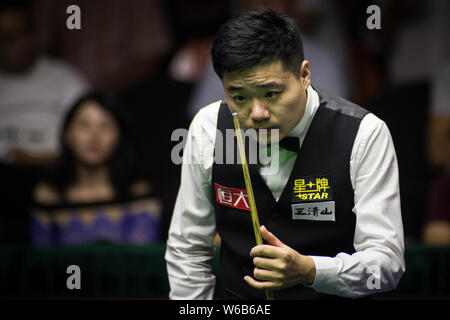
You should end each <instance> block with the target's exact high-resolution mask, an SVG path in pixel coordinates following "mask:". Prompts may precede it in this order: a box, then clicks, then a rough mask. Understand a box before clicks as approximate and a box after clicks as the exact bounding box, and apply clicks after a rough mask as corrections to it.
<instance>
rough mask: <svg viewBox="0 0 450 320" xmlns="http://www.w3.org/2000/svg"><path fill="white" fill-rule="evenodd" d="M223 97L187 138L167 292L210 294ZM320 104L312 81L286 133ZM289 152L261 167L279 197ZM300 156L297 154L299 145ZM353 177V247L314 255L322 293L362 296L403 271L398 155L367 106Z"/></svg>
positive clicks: (302, 128)
mask: <svg viewBox="0 0 450 320" xmlns="http://www.w3.org/2000/svg"><path fill="white" fill-rule="evenodd" d="M220 103H221V101H217V102H214V103H212V104H210V105H208V106H206V107H204V108H203V109H201V110H200V111H199V112H198V114H197V115H196V116H195V117H194V119H193V121H192V123H191V125H190V128H189V134H188V137H187V139H186V145H185V147H184V153H183V165H182V168H181V185H180V188H179V191H178V196H177V200H176V203H175V208H174V212H173V216H172V221H171V225H170V229H169V238H168V240H167V250H166V255H165V258H166V261H167V272H168V276H169V283H170V288H171V290H170V296H169V297H170V298H171V299H189V300H191V299H212V298H213V293H214V287H215V276H214V275H213V274H212V272H211V265H210V262H211V259H213V257H214V255H215V248H214V245H213V239H214V236H215V235H216V222H215V214H214V201H215V196H214V194H213V191H212V186H211V174H212V166H213V160H214V159H213V154H214V153H213V152H214V145H215V138H216V129H217V116H218V112H219V107H220ZM318 107H319V97H318V94H317V92H316V91H315V90H314V89H313V88H312V87H311V86H309V87H308V98H307V103H306V109H305V114H304V116H303V118H302V119H301V120H300V122H299V123H298V124H297V126H296V127H295V128H294V129H293V130H292V131H291V132H290V133H289V134H288V135H289V136H297V137H299V139H300V144H302V143H303V140H304V138H305V135H306V132H307V131H308V128H309V125H310V123H311V121H312V119H313V117H314V115H315V112H316V111H317V108H318ZM282 151H283V150H282V149H280V152H282ZM287 152H289V151H287ZM289 153H290V155H289V156H288V159H287V160H286V162H285V163H284V164H283V165H282V166H280V170H278V172H277V173H276V174H272V175H265V176H264V175H263V179H264V180H265V182H266V183H267V185H268V187H269V189H270V190H271V191H272V193H273V195H274V197H275V198H276V199H278V198H279V197H280V195H281V193H282V191H283V189H284V187H285V185H286V183H287V181H288V179H289V176H290V174H291V171H292V168H293V166H294V164H295V161H296V158H297V154H296V153H293V152H289ZM298 156H300V157H301V151H300V153H299V155H298ZM261 174H263V170H261ZM350 178H351V183H352V187H353V190H354V203H355V206H354V208H353V213H354V214H355V215H356V228H355V235H354V241H353V244H354V247H355V250H356V252H355V253H353V254H351V255H350V254H347V253H343V252H342V253H339V254H337V255H336V256H335V257H325V256H311V258H312V259H313V261H314V264H315V267H316V278H315V280H314V282H313V284H312V285H311V286H310V287H311V288H313V289H314V290H316V291H317V292H321V293H327V294H334V295H339V296H344V297H362V296H365V295H368V294H371V293H375V292H381V291H387V290H391V289H393V288H395V287H396V285H397V283H398V281H399V280H400V278H401V276H402V275H403V273H404V271H405V261H404V256H403V254H404V241H403V225H402V219H401V210H400V193H399V178H398V167H397V159H396V155H395V150H394V146H393V143H392V138H391V135H390V133H389V130H388V128H387V126H386V124H385V123H384V122H383V121H382V120H380V119H379V118H377V117H376V116H375V115H373V114H372V113H369V114H367V115H366V116H365V117H364V118H363V119H362V121H361V124H360V127H359V130H358V133H357V135H356V138H355V142H354V145H353V149H352V153H351V158H350ZM269 231H270V230H269ZM275 236H276V235H275ZM300 253H301V254H306V255H307V254H308V253H307V252H300ZM242 281H244V280H243V279H242Z"/></svg>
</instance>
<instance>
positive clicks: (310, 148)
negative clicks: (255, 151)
mask: <svg viewBox="0 0 450 320" xmlns="http://www.w3.org/2000/svg"><path fill="white" fill-rule="evenodd" d="M211 54H212V60H213V66H214V70H215V72H216V73H217V75H218V76H219V78H220V79H221V80H222V83H223V87H224V91H225V96H226V101H217V102H215V103H212V104H210V105H208V106H206V107H204V108H203V109H201V110H200V111H199V112H198V114H197V115H196V116H195V118H194V119H193V121H192V123H191V125H190V128H189V134H188V137H187V141H186V145H185V148H184V154H183V165H182V174H181V185H180V189H179V192H178V196H177V200H176V204H175V208H174V212H173V216H172V221H171V226H170V229H169V237H168V240H167V250H166V256H165V258H166V261H167V272H168V276H169V282H170V288H171V290H170V298H171V299H212V298H213V294H214V289H215V276H214V275H213V274H212V272H211V260H212V259H213V257H214V254H215V247H214V244H213V239H214V237H215V235H216V232H217V233H219V235H220V237H221V249H220V255H221V256H220V265H221V278H222V282H223V283H222V298H225V299H264V298H265V295H264V290H266V289H268V290H273V293H274V296H275V299H304V298H307V299H313V298H332V297H336V296H341V297H351V298H357V297H364V296H367V295H370V294H373V293H376V292H383V291H388V290H392V289H393V288H395V287H396V286H397V284H398V281H399V280H400V278H401V276H402V275H403V273H404V271H405V262H404V256H403V255H404V240H403V226H402V220H401V211H400V196H399V178H398V167H397V159H396V155H395V150H394V146H393V142H392V139H391V136H390V133H389V130H388V128H387V127H386V124H385V123H384V122H383V121H382V120H380V119H379V118H377V117H376V116H375V115H374V114H372V113H370V112H368V111H367V110H365V109H363V108H361V107H359V106H357V105H355V104H353V103H351V102H349V101H346V100H344V99H342V98H339V97H336V96H334V95H332V94H330V93H328V92H326V91H324V90H322V89H320V88H319V87H316V86H314V87H313V86H312V85H311V73H310V66H309V62H308V61H307V60H305V59H304V56H303V48H302V41H301V38H300V33H299V30H298V27H297V25H296V23H295V22H293V21H292V20H291V19H290V18H288V17H286V16H283V15H280V14H278V13H275V12H273V11H271V10H268V9H256V10H253V11H249V12H244V13H241V14H239V15H237V16H236V17H234V18H232V19H230V20H229V21H228V22H227V23H225V24H224V25H223V26H222V27H221V28H220V30H219V31H218V33H217V35H216V38H215V40H214V43H213V46H212V50H211ZM318 85H319V86H320V84H318ZM232 112H236V113H237V114H238V118H239V123H240V124H241V127H242V128H243V129H256V130H259V129H270V130H269V138H270V132H271V130H278V134H279V139H280V148H279V150H278V153H277V154H276V156H278V157H279V169H278V170H277V171H276V172H275V173H273V172H271V173H268V171H267V170H266V171H265V170H263V169H264V167H265V165H261V164H259V165H258V164H257V165H250V166H249V170H250V175H251V180H252V185H253V191H254V195H255V199H256V206H257V211H258V215H259V219H260V223H261V234H262V237H263V239H264V241H265V243H264V244H262V245H256V244H255V238H254V234H253V230H252V221H251V217H250V212H249V208H248V201H247V200H248V199H247V198H246V190H245V182H244V177H243V174H242V167H241V165H240V164H239V163H222V162H221V161H217V159H215V156H214V155H215V153H219V151H220V153H221V154H228V153H230V152H234V154H236V144H232V145H231V147H230V144H227V143H222V142H223V139H218V138H217V137H218V136H219V135H222V137H225V136H226V134H225V133H226V130H229V129H232V128H233V117H232ZM288 140H289V141H290V142H289V143H286V144H283V141H288ZM284 145H286V147H283V146H284ZM288 145H289V147H288ZM232 148H234V150H233V149H232ZM275 153H276V152H274V154H275ZM272 156H274V155H272Z"/></svg>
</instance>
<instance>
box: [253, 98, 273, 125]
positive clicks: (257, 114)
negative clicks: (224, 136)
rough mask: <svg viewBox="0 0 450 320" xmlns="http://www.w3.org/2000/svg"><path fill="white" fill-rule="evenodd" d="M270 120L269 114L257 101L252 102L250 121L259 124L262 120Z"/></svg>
mask: <svg viewBox="0 0 450 320" xmlns="http://www.w3.org/2000/svg"><path fill="white" fill-rule="evenodd" d="M269 118H270V112H269V110H268V109H267V108H266V106H265V105H264V103H262V102H261V101H259V100H254V102H253V105H252V110H251V112H250V119H252V120H253V121H255V122H260V121H263V120H267V119H269Z"/></svg>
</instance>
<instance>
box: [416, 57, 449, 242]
mask: <svg viewBox="0 0 450 320" xmlns="http://www.w3.org/2000/svg"><path fill="white" fill-rule="evenodd" d="M449 88H450V64H447V66H446V67H444V68H443V69H442V70H441V71H440V72H439V73H438V74H437V76H436V77H435V79H434V81H433V85H432V100H431V115H430V120H429V123H428V150H427V151H428V159H429V162H430V164H431V165H432V167H433V168H434V169H435V170H436V174H435V176H434V178H433V180H432V181H431V183H430V188H429V190H428V197H427V200H428V202H427V212H426V220H425V226H424V230H423V239H424V241H425V243H428V244H447V245H449V244H450V197H449V195H450V91H449Z"/></svg>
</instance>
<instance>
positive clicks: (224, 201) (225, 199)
mask: <svg viewBox="0 0 450 320" xmlns="http://www.w3.org/2000/svg"><path fill="white" fill-rule="evenodd" d="M214 188H215V189H216V201H217V203H218V204H221V205H223V206H227V207H232V208H235V209H240V210H247V211H250V205H249V201H248V195H247V190H245V189H237V188H227V187H223V186H221V185H220V184H218V183H214Z"/></svg>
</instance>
